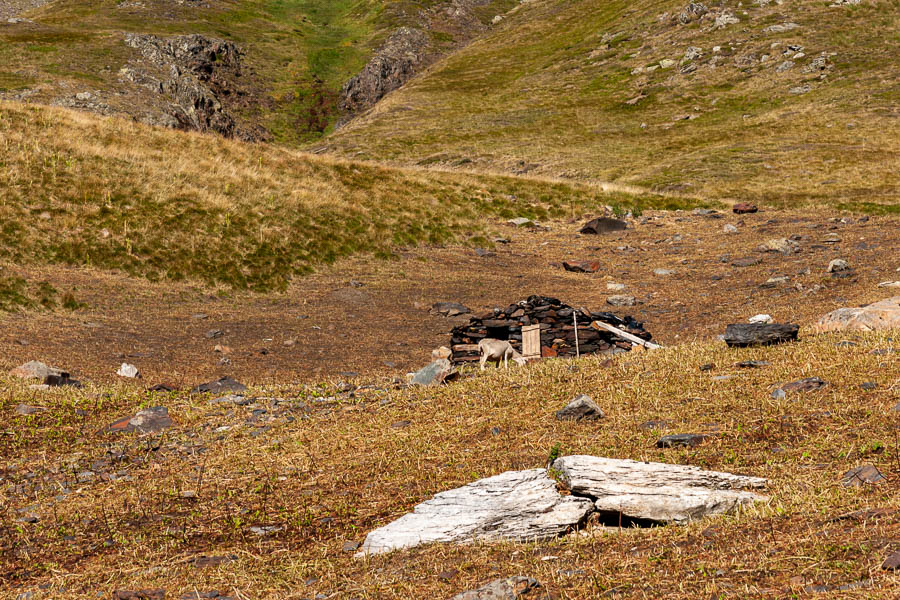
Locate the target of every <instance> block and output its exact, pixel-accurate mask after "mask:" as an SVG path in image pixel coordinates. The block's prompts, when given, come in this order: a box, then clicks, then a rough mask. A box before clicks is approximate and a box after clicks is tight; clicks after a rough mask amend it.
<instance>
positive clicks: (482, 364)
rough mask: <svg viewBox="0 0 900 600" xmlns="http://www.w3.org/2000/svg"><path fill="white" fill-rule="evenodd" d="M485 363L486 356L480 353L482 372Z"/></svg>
mask: <svg viewBox="0 0 900 600" xmlns="http://www.w3.org/2000/svg"><path fill="white" fill-rule="evenodd" d="M486 362H487V354H486V353H484V352H482V353H481V370H482V371H484V363H486Z"/></svg>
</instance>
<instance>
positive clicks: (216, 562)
mask: <svg viewBox="0 0 900 600" xmlns="http://www.w3.org/2000/svg"><path fill="white" fill-rule="evenodd" d="M236 560H237V556H236V555H231V556H197V557H196V558H194V559H193V560H192V561H191V562H192V563H193V565H194V567H196V568H198V569H202V568H204V567H219V566H222V565H226V564H228V563H230V562H234V561H236Z"/></svg>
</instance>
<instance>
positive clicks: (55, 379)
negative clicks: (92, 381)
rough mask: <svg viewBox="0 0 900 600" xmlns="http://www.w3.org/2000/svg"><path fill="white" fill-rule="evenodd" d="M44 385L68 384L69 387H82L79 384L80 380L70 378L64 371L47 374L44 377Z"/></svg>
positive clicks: (61, 385) (60, 385)
mask: <svg viewBox="0 0 900 600" xmlns="http://www.w3.org/2000/svg"><path fill="white" fill-rule="evenodd" d="M44 385H45V386H46V387H66V386H70V387H74V388H81V387H83V386H82V385H81V382H80V381H77V380H75V379H70V378H69V374H68V373H65V372H63V373H60V374H59V375H52V374H51V375H47V377H46V378H45V379H44Z"/></svg>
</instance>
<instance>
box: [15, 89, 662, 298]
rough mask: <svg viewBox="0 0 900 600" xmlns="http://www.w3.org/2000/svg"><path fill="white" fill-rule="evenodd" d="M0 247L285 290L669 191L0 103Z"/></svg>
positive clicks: (652, 201) (27, 255)
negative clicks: (403, 164)
mask: <svg viewBox="0 0 900 600" xmlns="http://www.w3.org/2000/svg"><path fill="white" fill-rule="evenodd" d="M0 140H2V141H3V144H2V145H0V167H2V168H0V223H2V226H0V261H4V260H5V261H9V262H10V263H13V264H18V265H29V264H30V265H34V264H38V265H40V264H47V263H52V264H66V265H74V266H85V265H88V266H93V267H98V268H102V269H120V270H122V271H125V272H126V273H128V274H130V275H136V276H141V277H147V278H150V279H176V280H178V279H188V280H194V281H203V282H206V283H211V284H224V285H227V286H233V287H236V288H252V289H257V290H264V289H270V288H276V289H278V288H284V287H285V286H286V285H287V283H288V282H289V281H290V279H291V277H292V276H294V275H296V274H302V273H305V272H308V271H309V270H310V269H312V268H313V267H314V266H315V265H317V264H322V263H327V262H331V261H333V260H335V259H337V258H339V257H342V256H347V255H351V254H357V253H375V254H379V255H389V254H390V253H391V252H392V251H393V250H394V249H395V248H397V247H404V246H415V245H417V244H440V243H445V242H449V241H450V240H459V241H465V240H471V241H473V242H476V243H480V244H482V245H489V244H490V242H488V241H487V240H486V239H485V237H484V236H485V235H486V234H488V233H489V231H490V228H491V223H492V221H495V220H497V219H508V218H510V217H515V216H526V217H530V218H547V217H549V216H561V215H563V214H570V212H569V211H570V210H572V209H573V208H574V207H580V209H583V210H596V209H597V208H598V207H599V206H601V205H605V204H618V205H620V206H623V207H624V206H629V205H633V204H634V203H636V202H640V203H641V204H642V205H643V206H646V207H648V208H650V207H661V206H667V205H671V204H673V203H675V204H676V205H678V204H677V203H678V201H677V200H672V199H667V198H664V197H660V196H653V195H649V194H648V195H641V196H634V195H630V194H626V193H621V192H615V193H612V192H611V193H606V192H603V191H602V190H601V189H599V188H596V187H591V186H585V185H574V184H568V183H559V182H554V181H547V180H539V179H531V180H529V179H523V178H512V177H498V176H471V175H465V174H453V173H440V172H434V171H425V170H409V169H391V168H383V167H378V166H375V165H369V164H362V163H352V162H349V161H343V160H335V159H329V158H324V157H315V156H310V155H306V154H302V153H299V152H294V151H290V150H285V149H281V148H277V147H273V146H269V145H266V144H248V143H242V142H237V141H232V140H226V139H223V138H221V137H218V136H209V135H202V134H197V133H188V132H179V131H170V130H166V129H160V128H151V127H147V126H145V125H141V124H138V123H132V122H128V121H123V120H120V119H111V118H106V119H103V118H97V117H96V116H94V115H89V114H84V113H80V112H75V111H71V110H63V109H58V108H49V107H42V106H34V105H21V104H14V103H4V102H0Z"/></svg>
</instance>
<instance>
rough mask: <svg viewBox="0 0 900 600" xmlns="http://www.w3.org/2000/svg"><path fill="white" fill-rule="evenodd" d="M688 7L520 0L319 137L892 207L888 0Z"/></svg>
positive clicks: (378, 151)
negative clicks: (683, 17) (685, 14)
mask: <svg viewBox="0 0 900 600" xmlns="http://www.w3.org/2000/svg"><path fill="white" fill-rule="evenodd" d="M686 4H687V2H686V1H685V0H659V1H649V0H640V1H638V2H625V1H620V0H610V1H607V2H603V3H599V4H598V3H597V2H593V1H588V0H574V1H573V0H535V1H533V2H528V3H525V4H523V5H522V6H521V7H520V9H519V10H518V11H516V12H515V14H511V15H509V16H508V17H507V18H506V19H505V20H504V21H503V22H502V23H501V25H499V26H498V27H496V28H495V29H494V30H493V31H492V32H491V33H490V34H488V35H487V36H485V37H483V38H482V39H480V40H479V41H478V42H477V43H474V44H471V45H470V46H468V47H466V48H464V49H463V50H461V51H459V52H458V53H456V54H454V55H452V56H450V57H448V58H446V59H445V60H443V61H442V62H441V63H439V64H438V65H435V66H434V67H433V68H432V69H431V70H430V71H429V72H428V73H427V75H425V76H423V77H420V78H418V79H417V80H415V81H413V82H411V83H410V84H408V85H407V86H406V87H405V88H403V89H401V90H399V91H398V92H396V93H394V94H393V95H391V96H390V97H388V98H387V99H385V100H384V101H383V102H382V103H381V104H380V105H378V106H376V107H375V109H373V110H372V111H371V112H370V113H369V114H368V115H366V116H365V117H362V118H360V119H358V120H357V121H356V122H354V123H352V124H351V125H349V126H347V127H346V128H344V129H342V130H341V131H340V132H338V134H337V135H336V136H334V137H332V138H331V139H330V140H329V142H328V144H327V145H326V147H327V148H329V149H332V150H336V151H339V152H342V153H344V154H345V155H347V156H352V157H362V158H373V159H375V158H377V159H380V160H394V161H397V162H402V163H418V164H445V165H450V166H459V167H464V168H501V169H504V170H507V171H512V172H532V173H540V174H546V175H553V176H565V177H576V178H586V179H591V178H600V179H603V180H610V181H619V182H628V183H635V184H639V185H645V186H653V187H655V188H657V189H669V190H684V191H689V192H691V193H694V194H698V195H701V196H709V197H731V198H739V199H753V200H761V201H764V202H767V203H770V204H775V205H777V204H784V205H795V206H796V205H804V204H816V203H823V202H826V203H829V204H832V205H836V206H839V207H841V208H852V209H859V208H864V209H869V210H875V211H896V210H897V203H898V200H900V175H898V171H897V169H896V168H895V167H894V165H896V164H898V163H900V138H898V137H897V135H895V132H896V131H897V128H898V117H900V113H898V109H897V106H898V100H900V87H898V83H897V82H898V81H900V79H898V71H897V64H896V61H895V60H894V58H893V57H896V56H897V54H898V53H900V34H898V31H900V27H898V25H900V1H898V0H863V2H862V3H860V4H859V5H856V6H850V5H848V6H834V7H832V6H829V4H828V3H827V2H823V1H821V0H798V1H797V2H785V3H783V4H782V3H774V2H772V3H768V2H754V3H750V2H744V3H738V2H736V1H733V0H728V1H726V2H723V3H721V5H715V6H713V5H712V4H709V7H710V12H709V14H707V15H706V16H705V17H703V18H702V19H700V20H698V19H696V18H694V19H693V20H690V21H689V22H688V23H686V24H683V23H681V22H680V21H679V18H678V17H679V15H680V14H681V12H682V11H683V10H684V9H685V6H686ZM729 16H730V18H731V20H733V21H737V22H733V23H729V24H724V25H722V26H717V25H716V22H717V20H725V21H727V20H728V17H729ZM779 25H780V26H785V25H786V27H781V29H782V30H781V31H779V30H778V29H779V28H777V27H776V29H775V30H771V29H769V28H770V27H772V26H779ZM692 47H693V48H696V49H697V50H689V49H690V48H692ZM661 61H672V62H671V63H670V62H663V63H662V66H660V64H661ZM787 63H790V64H787Z"/></svg>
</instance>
